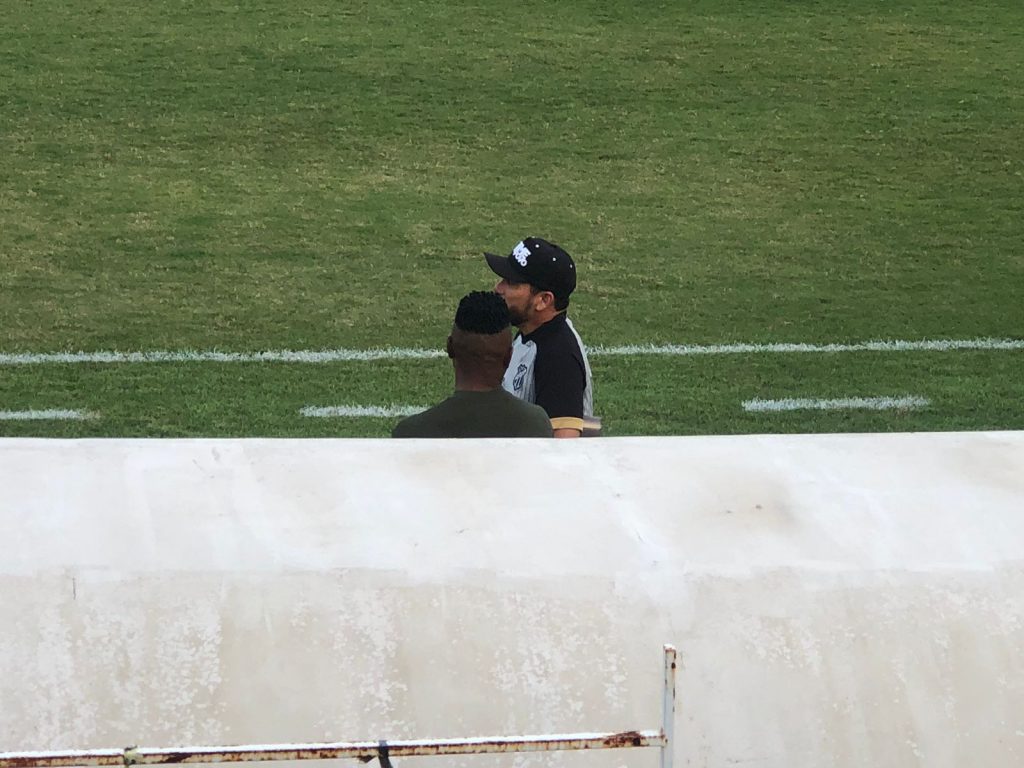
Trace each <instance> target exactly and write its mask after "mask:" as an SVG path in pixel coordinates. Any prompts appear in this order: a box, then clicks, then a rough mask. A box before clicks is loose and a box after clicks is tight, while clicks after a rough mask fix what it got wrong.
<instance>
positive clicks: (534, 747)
mask: <svg viewBox="0 0 1024 768" xmlns="http://www.w3.org/2000/svg"><path fill="white" fill-rule="evenodd" d="M675 702H676V649H675V648H674V647H673V646H671V645H666V646H665V678H664V690H663V696H662V725H661V728H660V729H659V730H656V731H655V730H648V731H621V732H617V733H569V734H553V735H543V736H499V737H490V738H468V739H407V740H395V741H353V742H344V741H340V742H332V743H325V744H249V745H243V746H234V747H126V748H125V749H81V750H78V749H71V750H55V751H48V752H0V768H71V767H72V766H76V767H77V766H120V767H121V768H129V767H130V766H134V765H167V764H172V763H241V762H263V761H268V760H334V759H340V758H353V759H358V760H363V761H370V760H373V759H374V758H379V759H380V762H381V764H382V766H387V765H390V758H391V757H411V756H414V755H417V756H422V755H477V754H494V753H509V752H555V751H563V750H579V749H624V748H629V747H658V748H660V749H661V768H672V739H673V723H674V720H675Z"/></svg>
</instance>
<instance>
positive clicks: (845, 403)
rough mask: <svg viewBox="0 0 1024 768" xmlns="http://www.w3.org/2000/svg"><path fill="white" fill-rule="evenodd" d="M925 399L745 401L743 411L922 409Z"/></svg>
mask: <svg viewBox="0 0 1024 768" xmlns="http://www.w3.org/2000/svg"><path fill="white" fill-rule="evenodd" d="M930 402H931V401H930V400H928V398H926V397H918V396H916V395H905V396H903V397H839V398H832V399H813V398H792V397H787V398H783V399H781V400H759V399H754V400H745V401H744V402H743V410H744V411H747V412H748V413H777V412H780V411H803V410H813V411H841V410H850V409H861V410H865V409H866V410H871V411H887V410H899V411H906V410H910V409H912V408H924V407H925V406H927V405H929V404H930Z"/></svg>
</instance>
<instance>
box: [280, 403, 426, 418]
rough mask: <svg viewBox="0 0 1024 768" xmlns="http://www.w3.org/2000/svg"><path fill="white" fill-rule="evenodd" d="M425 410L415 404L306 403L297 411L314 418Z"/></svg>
mask: <svg viewBox="0 0 1024 768" xmlns="http://www.w3.org/2000/svg"><path fill="white" fill-rule="evenodd" d="M425 410H427V409H426V407H423V406H416V405H332V406H314V405H307V406H306V407H305V408H301V409H300V410H299V413H300V414H302V415H303V416H308V417H310V418H315V419H335V418H366V417H370V418H376V419H390V418H394V417H395V416H412V415H414V414H417V413H421V412H423V411H425Z"/></svg>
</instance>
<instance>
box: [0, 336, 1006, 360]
mask: <svg viewBox="0 0 1024 768" xmlns="http://www.w3.org/2000/svg"><path fill="white" fill-rule="evenodd" d="M957 350H985V351H1015V350H1024V339H992V338H983V339H934V340H922V341H899V340H897V341H864V342H858V343H855V344H796V343H778V344H742V343H739V344H662V345H657V344H631V345H627V346H617V347H606V346H594V347H588V348H587V354H588V355H590V356H591V357H613V356H637V355H666V356H671V357H690V356H694V355H750V354H765V353H815V352H817V353H821V352H824V353H838V352H953V351H957ZM444 356H445V353H444V351H443V350H440V349H410V348H404V349H403V348H398V347H385V348H378V349H319V350H316V349H297V350H292V349H281V350H268V351H265V352H219V351H217V350H181V351H173V350H154V351H151V352H113V351H110V352H7V353H0V366H13V365H41V364H48V363H49V364H53V363H59V364H67V365H75V364H79V363H335V362H365V361H374V360H425V359H430V358H438V357H444Z"/></svg>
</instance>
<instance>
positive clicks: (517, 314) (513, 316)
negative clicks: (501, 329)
mask: <svg viewBox="0 0 1024 768" xmlns="http://www.w3.org/2000/svg"><path fill="white" fill-rule="evenodd" d="M508 320H509V322H510V323H512V325H514V326H515V327H516V328H518V327H519V326H520V325H522V324H523V323H525V322H526V314H525V313H524V312H522V311H521V310H518V309H512V307H509V308H508Z"/></svg>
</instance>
